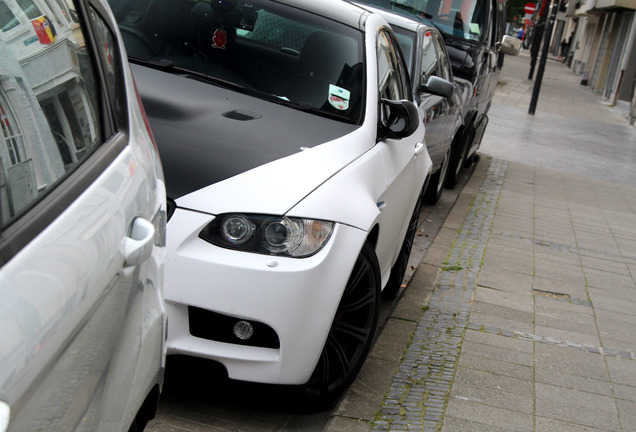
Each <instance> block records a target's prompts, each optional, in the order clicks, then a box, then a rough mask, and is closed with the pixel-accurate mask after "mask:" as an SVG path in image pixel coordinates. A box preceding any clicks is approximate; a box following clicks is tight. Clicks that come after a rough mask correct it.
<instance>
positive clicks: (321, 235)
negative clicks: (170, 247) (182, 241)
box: [199, 214, 334, 258]
mask: <svg viewBox="0 0 636 432" xmlns="http://www.w3.org/2000/svg"><path fill="white" fill-rule="evenodd" d="M333 227H334V223H333V222H327V221H322V220H315V219H303V218H293V217H285V216H282V217H280V216H267V215H245V214H227V215H219V216H218V217H217V218H216V219H214V220H213V221H212V222H210V223H209V224H208V225H207V226H206V227H205V228H204V229H203V230H202V231H201V233H200V234H199V237H200V238H202V239H203V240H206V241H208V242H210V243H212V244H215V245H217V246H222V247H227V248H231V249H237V250H242V251H246V252H256V253H262V254H268V255H285V256H290V257H296V258H301V257H307V256H310V255H313V254H315V253H316V252H318V251H319V250H320V249H321V248H322V247H323V246H324V245H325V243H326V242H327V240H329V237H330V236H331V233H332V231H333Z"/></svg>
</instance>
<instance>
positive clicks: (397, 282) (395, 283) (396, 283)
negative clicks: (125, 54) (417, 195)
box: [382, 182, 430, 298]
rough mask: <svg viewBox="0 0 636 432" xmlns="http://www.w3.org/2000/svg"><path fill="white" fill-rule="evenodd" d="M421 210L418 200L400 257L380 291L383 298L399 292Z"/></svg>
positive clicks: (420, 202)
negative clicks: (382, 289)
mask: <svg viewBox="0 0 636 432" xmlns="http://www.w3.org/2000/svg"><path fill="white" fill-rule="evenodd" d="M429 184H430V182H429ZM421 208H422V200H421V199H418V200H417V203H415V209H414V210H413V214H412V215H411V220H409V227H408V229H407V231H406V236H404V241H403V242H402V247H401V248H400V255H399V256H398V259H397V261H395V264H393V267H392V268H391V274H390V275H389V281H388V282H387V283H386V286H385V287H384V291H382V295H383V296H384V298H394V297H395V296H396V295H397V293H398V291H400V287H401V286H402V280H403V279H404V274H405V273H406V267H407V266H408V264H409V257H410V256H411V250H412V249H413V241H414V239H415V233H416V232H417V226H418V223H419V219H420V210H421Z"/></svg>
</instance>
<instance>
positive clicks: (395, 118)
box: [378, 99, 420, 139]
mask: <svg viewBox="0 0 636 432" xmlns="http://www.w3.org/2000/svg"><path fill="white" fill-rule="evenodd" d="M380 104H381V111H382V114H383V115H382V116H381V118H380V124H379V127H378V129H379V130H378V136H379V139H384V138H391V139H401V138H405V137H407V136H410V135H412V134H413V132H415V131H416V130H417V128H418V127H419V123H420V122H419V114H418V112H417V107H416V106H415V104H414V103H413V102H411V101H409V100H405V99H404V100H397V101H396V100H390V99H382V100H381V102H380Z"/></svg>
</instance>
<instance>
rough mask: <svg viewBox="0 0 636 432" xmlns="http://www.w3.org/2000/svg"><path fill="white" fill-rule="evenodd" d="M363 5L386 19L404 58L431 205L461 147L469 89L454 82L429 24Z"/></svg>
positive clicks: (440, 42)
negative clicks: (421, 127) (426, 160)
mask: <svg viewBox="0 0 636 432" xmlns="http://www.w3.org/2000/svg"><path fill="white" fill-rule="evenodd" d="M365 7H366V8H367V9H369V10H371V11H373V12H376V13H379V14H380V15H382V17H383V18H384V19H386V20H387V22H388V23H389V24H390V25H391V28H392V29H393V31H394V32H395V35H396V36H397V39H398V41H399V43H400V47H401V48H402V52H403V53H404V57H405V58H406V62H407V66H408V69H409V75H410V77H411V86H412V88H413V92H414V99H415V102H416V104H417V105H418V108H419V111H420V118H421V119H422V121H423V122H424V124H425V142H426V149H427V150H428V154H429V156H430V157H431V161H432V162H433V169H432V175H431V180H430V181H429V183H428V187H427V188H426V190H425V191H424V203H426V204H435V203H436V202H437V201H438V200H439V198H440V197H441V196H442V192H443V190H444V185H445V182H446V176H447V173H448V172H449V170H450V171H453V170H456V169H457V167H456V166H453V164H452V163H451V155H453V154H454V153H456V152H457V147H458V146H460V145H461V133H462V129H461V126H462V122H463V118H464V117H463V106H464V104H465V103H466V102H467V101H468V98H469V97H470V94H471V92H472V85H471V84H470V83H469V82H468V81H465V80H462V79H459V80H456V81H455V80H453V71H452V69H451V66H450V61H449V59H448V54H447V53H446V46H445V45H444V40H443V39H442V37H441V35H440V33H439V32H438V31H437V30H436V29H435V28H434V27H433V26H429V25H426V24H424V23H422V22H421V21H419V20H414V19H412V18H407V17H405V16H403V15H398V14H396V13H393V12H390V11H387V10H384V9H379V8H374V7H371V6H365ZM456 161H457V160H455V162H456Z"/></svg>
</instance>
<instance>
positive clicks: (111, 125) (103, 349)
mask: <svg viewBox="0 0 636 432" xmlns="http://www.w3.org/2000/svg"><path fill="white" fill-rule="evenodd" d="M119 39H120V37H119V33H118V29H117V26H116V24H115V21H114V18H113V16H112V13H111V11H110V9H109V7H108V5H107V4H106V3H105V2H102V1H99V0H78V1H73V0H55V1H44V0H20V1H17V2H16V1H13V0H0V230H1V235H0V432H4V431H36V430H38V431H65V432H68V431H80V430H81V431H126V430H141V429H143V426H144V425H145V423H146V422H147V421H148V419H149V418H152V416H153V415H154V410H155V408H156V404H157V400H158V397H159V394H160V391H161V384H162V379H163V369H164V359H165V348H164V341H165V336H166V318H165V316H166V315H165V310H164V303H163V299H162V298H163V296H162V286H163V260H164V253H165V252H164V250H165V247H164V245H165V234H164V233H165V230H164V228H165V201H166V197H165V186H164V181H163V173H162V169H161V165H160V163H159V158H158V153H157V150H156V147H155V146H154V144H153V139H152V135H151V133H150V130H149V129H148V126H147V120H146V118H145V114H144V113H143V111H142V109H141V107H140V104H139V100H138V97H137V93H136V90H135V87H134V83H133V81H132V76H131V73H130V69H129V67H128V64H127V61H126V55H125V52H124V48H123V46H122V45H121V44H120V43H119Z"/></svg>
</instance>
